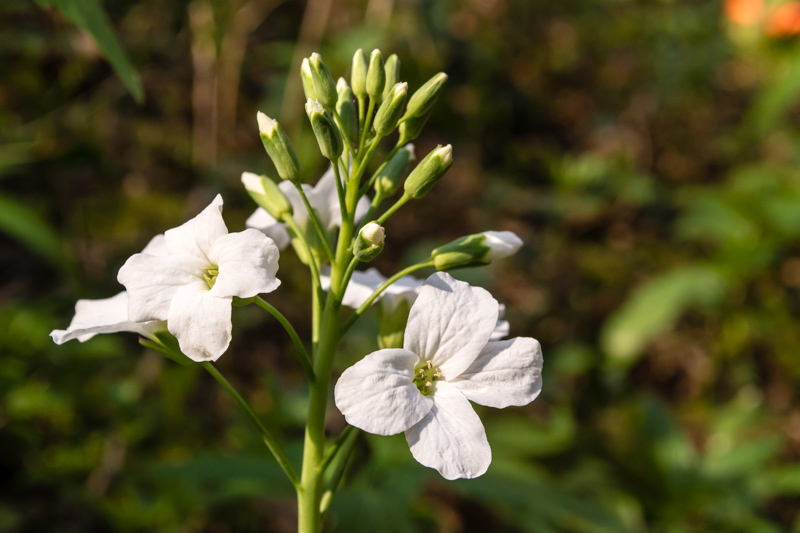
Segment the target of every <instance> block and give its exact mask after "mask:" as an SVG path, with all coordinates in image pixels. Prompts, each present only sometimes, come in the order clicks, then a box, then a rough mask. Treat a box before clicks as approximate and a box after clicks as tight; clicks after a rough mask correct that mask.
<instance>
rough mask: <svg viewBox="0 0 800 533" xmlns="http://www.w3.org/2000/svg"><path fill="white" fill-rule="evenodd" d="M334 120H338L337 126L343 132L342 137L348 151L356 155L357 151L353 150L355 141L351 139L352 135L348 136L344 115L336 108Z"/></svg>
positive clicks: (352, 155)
mask: <svg viewBox="0 0 800 533" xmlns="http://www.w3.org/2000/svg"><path fill="white" fill-rule="evenodd" d="M333 120H335V121H336V126H337V127H338V128H339V131H340V132H341V134H342V139H343V140H344V145H345V146H346V147H347V151H348V153H349V154H350V156H351V157H354V156H355V152H354V151H353V143H352V142H351V141H350V137H348V136H347V130H345V128H344V123H343V122H342V117H340V116H339V112H338V111H336V109H335V108H334V109H333Z"/></svg>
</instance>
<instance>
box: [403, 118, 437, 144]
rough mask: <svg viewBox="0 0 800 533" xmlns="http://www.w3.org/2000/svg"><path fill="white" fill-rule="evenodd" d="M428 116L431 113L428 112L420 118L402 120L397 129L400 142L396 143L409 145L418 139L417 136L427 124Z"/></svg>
mask: <svg viewBox="0 0 800 533" xmlns="http://www.w3.org/2000/svg"><path fill="white" fill-rule="evenodd" d="M430 116H431V111H428V112H427V113H425V114H424V115H422V116H421V117H411V118H402V119H401V120H402V122H400V127H399V131H400V140H399V141H398V143H399V144H405V143H409V142H411V141H413V140H414V139H416V138H417V137H419V134H420V133H422V128H424V127H425V123H426V122H428V118H429V117H430Z"/></svg>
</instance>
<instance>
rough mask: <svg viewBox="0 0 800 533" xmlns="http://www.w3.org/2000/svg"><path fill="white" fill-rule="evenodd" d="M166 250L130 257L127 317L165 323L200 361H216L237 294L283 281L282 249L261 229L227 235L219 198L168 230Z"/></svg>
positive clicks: (122, 277)
mask: <svg viewBox="0 0 800 533" xmlns="http://www.w3.org/2000/svg"><path fill="white" fill-rule="evenodd" d="M164 251H165V252H166V254H165V255H154V254H151V253H146V252H143V253H140V254H135V255H133V256H131V257H130V258H129V259H128V261H126V262H125V264H124V265H123V266H122V268H121V269H120V271H119V275H118V276H117V279H118V280H119V282H120V283H122V284H123V285H125V288H126V289H127V291H128V316H129V319H130V320H131V321H133V322H146V321H149V320H166V321H167V329H168V330H169V332H170V333H172V334H173V335H174V336H175V337H177V339H178V343H179V345H180V348H181V351H182V352H183V353H184V354H186V355H187V356H188V357H189V358H190V359H192V360H194V361H214V360H216V359H217V358H218V357H219V356H220V355H222V353H224V352H225V350H226V349H227V348H228V345H229V344H230V341H231V305H232V300H233V297H234V296H238V297H240V298H251V297H253V296H256V295H257V294H260V293H264V292H271V291H273V290H275V289H276V288H277V287H278V285H280V281H279V280H278V279H277V278H276V277H275V273H276V272H277V271H278V256H279V252H278V247H277V246H275V243H274V242H273V241H272V240H271V239H270V238H268V237H266V236H265V235H264V234H262V233H261V232H259V231H257V230H253V229H248V230H245V231H243V232H240V233H228V229H227V228H226V227H225V222H224V221H223V219H222V197H221V196H219V195H218V196H217V197H216V198H215V199H214V201H213V202H211V205H209V206H208V207H206V208H205V209H204V210H203V211H202V212H201V213H200V214H199V215H197V216H196V217H195V218H193V219H192V220H190V221H188V222H186V223H185V224H183V225H181V226H178V227H177V228H173V229H171V230H168V231H167V232H166V233H165V234H164Z"/></svg>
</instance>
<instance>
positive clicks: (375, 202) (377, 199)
mask: <svg viewBox="0 0 800 533" xmlns="http://www.w3.org/2000/svg"><path fill="white" fill-rule="evenodd" d="M362 196H363V195H362ZM382 202H383V196H382V195H381V194H378V193H376V194H375V196H373V197H372V201H371V202H370V204H369V209H368V210H367V213H366V214H365V215H364V218H362V219H361V222H359V223H358V225H357V226H356V227H355V229H354V231H353V234H354V235H358V232H359V231H361V228H363V227H364V225H365V224H366V223H367V222H372V217H374V216H375V211H377V210H378V208H379V207H380V205H381V203H382ZM353 246H355V237H353V241H352V242H351V243H350V247H351V248H352V247H353Z"/></svg>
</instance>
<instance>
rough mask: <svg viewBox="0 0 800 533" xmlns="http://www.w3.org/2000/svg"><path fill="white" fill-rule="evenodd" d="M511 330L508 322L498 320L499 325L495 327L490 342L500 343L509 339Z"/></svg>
mask: <svg viewBox="0 0 800 533" xmlns="http://www.w3.org/2000/svg"><path fill="white" fill-rule="evenodd" d="M510 330H511V324H509V323H508V320H498V321H497V324H495V325H494V331H492V336H491V337H489V340H490V341H499V340H502V339H503V338H505V337H508V332H509V331H510Z"/></svg>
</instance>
